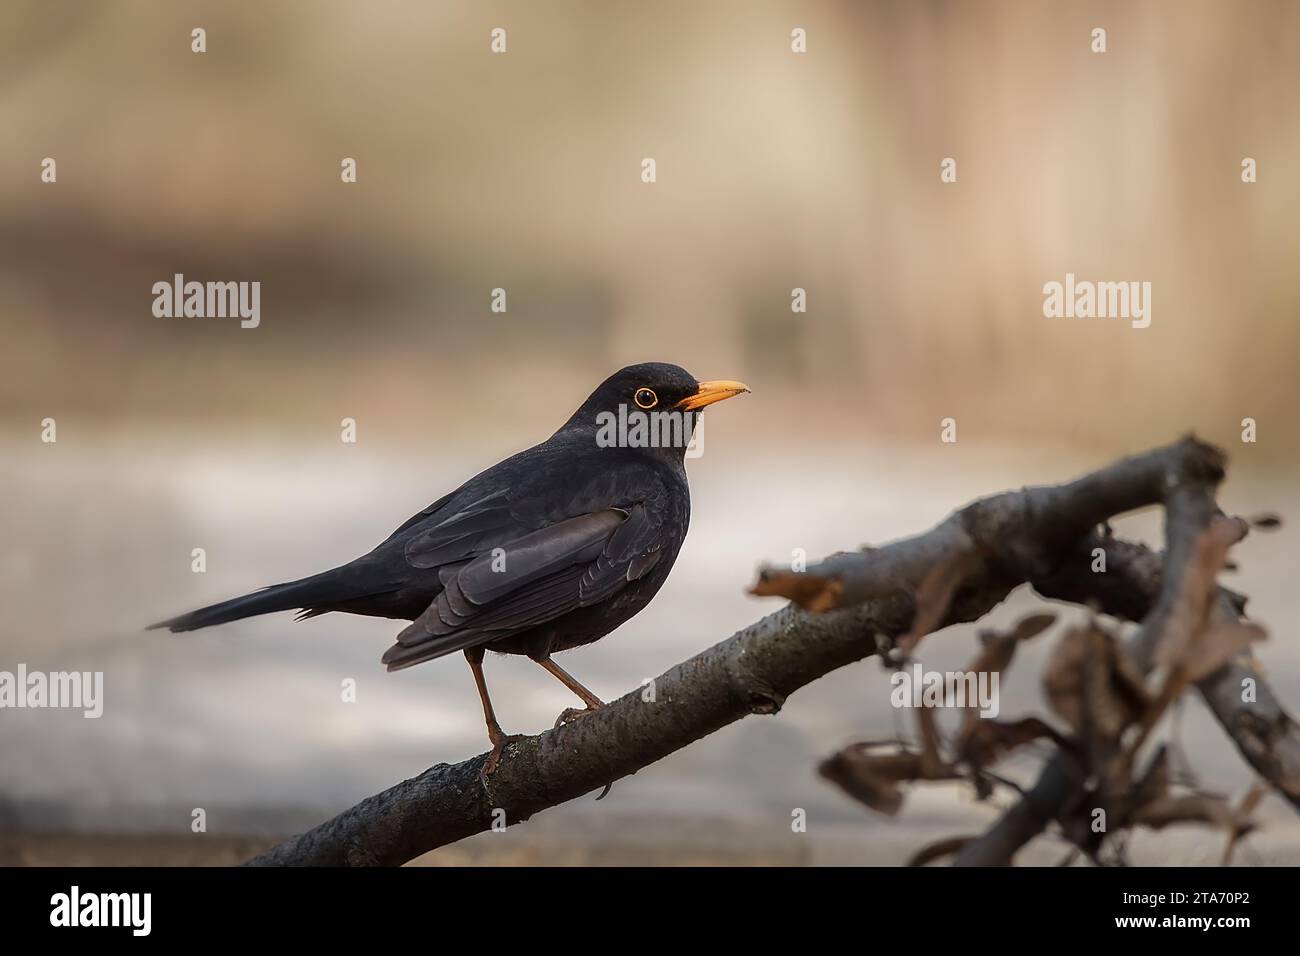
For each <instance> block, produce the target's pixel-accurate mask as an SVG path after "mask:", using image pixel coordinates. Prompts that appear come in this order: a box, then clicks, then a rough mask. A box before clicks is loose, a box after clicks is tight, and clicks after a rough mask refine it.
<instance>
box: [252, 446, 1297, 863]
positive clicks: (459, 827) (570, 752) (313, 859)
mask: <svg viewBox="0 0 1300 956" xmlns="http://www.w3.org/2000/svg"><path fill="white" fill-rule="evenodd" d="M1222 474H1223V458H1222V455H1221V454H1220V453H1219V452H1218V451H1217V450H1216V449H1213V448H1212V447H1210V446H1208V445H1204V444H1202V443H1200V442H1197V441H1195V440H1193V439H1186V440H1184V441H1182V442H1180V443H1178V444H1176V445H1172V446H1169V447H1167V448H1163V449H1157V450H1155V451H1152V452H1148V453H1147V454H1145V455H1139V456H1135V457H1134V458H1130V459H1126V460H1124V461H1121V462H1119V463H1117V464H1115V465H1111V466H1110V467H1109V468H1105V469H1102V470H1101V471H1099V472H1096V473H1094V474H1092V475H1089V476H1086V477H1084V478H1081V479H1079V480H1077V481H1074V482H1070V483H1068V484H1065V485H1060V486H1050V487H1041V488H1028V489H1024V490H1022V491H1019V492H1009V493H1007V494H1003V495H997V496H994V497H992V498H988V499H984V500H982V501H977V502H975V503H974V504H972V505H970V506H968V507H967V508H964V509H962V510H961V511H959V512H957V513H955V514H954V515H953V516H952V517H950V518H949V519H947V520H946V521H945V522H943V523H941V524H940V525H939V526H937V527H936V528H934V529H933V530H932V531H930V532H928V533H927V534H924V535H920V536H918V537H915V538H909V539H905V540H903V541H899V542H895V543H893V544H890V545H886V546H883V547H881V548H877V549H872V550H869V551H865V552H860V553H857V554H852V555H840V556H837V557H835V558H831V559H828V560H827V561H826V562H823V563H822V564H821V565H818V566H817V567H815V568H813V569H810V570H809V571H808V572H807V573H806V574H793V573H791V572H774V571H771V570H769V571H766V572H764V573H763V574H762V575H761V576H760V579H759V583H758V585H756V587H755V592H756V593H766V594H786V595H787V596H790V597H792V598H793V599H794V600H796V602H798V603H800V604H803V605H805V606H811V607H814V608H815V609H816V610H819V611H825V610H828V609H830V608H839V609H838V610H834V611H833V612H832V613H820V614H813V613H808V612H806V611H803V610H800V609H799V608H797V607H794V606H788V607H785V608H783V609H781V610H779V611H777V612H775V613H773V614H770V615H768V616H767V617H765V618H763V619H762V620H760V621H758V622H757V623H755V624H752V625H750V626H749V627H747V628H745V629H744V630H742V631H740V632H738V633H737V634H735V635H733V636H732V637H731V638H729V639H727V640H726V641H723V642H722V643H720V644H717V645H715V646H714V647H712V648H710V649H708V650H706V651H704V652H702V653H700V654H698V655H696V656H695V657H693V658H691V659H690V660H688V661H685V662H684V663H682V664H678V665H677V666H676V667H673V668H672V669H670V670H669V671H667V672H666V673H665V674H663V675H661V676H660V677H659V678H657V679H656V680H655V681H654V682H653V684H652V687H651V688H646V689H645V690H643V691H634V692H632V693H630V694H627V695H625V696H624V697H622V698H620V699H619V700H616V701H614V702H613V703H611V704H609V705H607V706H606V707H604V708H602V709H600V710H598V711H595V712H594V713H591V714H589V715H587V716H585V717H583V718H581V719H579V720H577V721H574V722H572V723H569V724H566V725H564V726H562V727H558V728H556V729H554V730H550V731H547V732H546V733H543V734H540V735H538V736H536V737H529V738H526V739H525V740H522V741H520V742H518V743H515V744H512V745H511V746H510V747H509V748H508V749H507V751H506V754H505V757H504V758H503V759H502V761H501V763H500V765H499V766H498V767H497V769H496V772H495V773H494V774H493V775H492V776H491V777H490V778H489V780H488V782H487V785H486V786H485V785H484V783H483V782H481V780H480V771H481V769H482V767H483V764H484V761H485V759H486V754H483V755H480V756H478V757H474V758H471V759H469V760H466V761H464V762H462V763H458V764H454V765H449V764H439V765H437V766H435V767H431V768H430V769H428V770H426V771H425V772H424V773H422V774H420V775H419V776H417V777H414V778H412V779H410V780H407V781H404V782H403V783H400V784H398V785H396V786H394V787H391V788H389V789H388V790H385V791H384V792H382V793H379V794H376V795H375V796H372V797H369V798H367V799H366V800H363V801H362V802H361V803H359V804H357V805H356V806H355V807H352V808H351V809H349V810H346V811H344V812H343V813H341V814H339V815H338V816H337V817H335V818H333V819H332V820H329V821H327V822H325V823H323V824H321V825H320V826H318V827H316V828H314V829H312V830H310V831H308V832H306V833H303V834H300V835H299V836H296V837H294V838H292V839H290V840H288V841H287V842H285V843H283V844H281V845H279V846H277V847H273V848H272V849H271V850H268V851H267V852H266V853H264V854H262V855H261V856H259V857H256V858H254V859H253V860H251V861H249V862H250V864H252V865H346V866H366V865H395V864H400V863H403V862H406V861H407V860H410V859H412V858H414V857H416V856H418V855H420V854H421V853H424V852H426V851H428V850H431V849H434V848H435V847H439V846H443V845H446V844H448V843H451V842H454V841H456V840H459V839H462V838H464V837H466V836H469V835H471V834H473V833H477V832H480V831H483V830H486V829H488V828H490V827H491V826H492V825H493V823H494V822H496V819H498V818H501V815H502V814H504V817H503V819H504V822H505V823H506V824H507V825H513V824H515V823H521V822H523V821H524V820H527V819H528V818H529V817H530V816H532V815H533V814H535V813H538V812H540V811H541V810H544V809H546V808H548V807H552V806H555V805H557V804H559V803H563V802H565V801H567V800H571V799H574V798H575V797H578V796H580V795H582V794H584V793H588V792H590V791H592V790H595V789H597V788H599V787H601V786H603V785H605V784H606V783H610V782H613V781H616V780H619V779H621V778H623V777H626V776H628V775H630V774H633V773H635V772H636V771H637V770H640V769H641V768H643V767H646V766H648V765H649V764H651V763H653V762H655V761H656V760H659V759H661V758H663V757H665V756H667V755H668V754H670V753H672V752H674V751H676V750H679V749H681V748H682V747H685V746H686V745H688V744H690V743H692V742H693V741H695V740H698V739H700V738H702V737H704V736H707V735H708V734H710V733H713V732H714V731H716V730H718V729H719V728H721V727H723V726H726V725H727V724H730V723H732V722H734V721H736V720H739V719H740V718H742V717H744V716H746V715H748V714H751V713H775V712H776V711H777V710H779V709H780V707H781V706H782V704H783V703H784V701H785V699H786V698H787V697H788V696H789V695H790V694H792V693H793V692H794V691H796V690H798V689H799V688H800V687H803V686H805V685H806V684H809V683H811V682H812V681H814V680H816V679H817V678H819V677H821V676H823V675H825V674H827V673H829V672H830V671H832V670H834V669H836V668H839V667H842V666H844V665H846V664H849V663H852V662H854V661H857V660H861V659H862V658H864V657H868V656H870V655H872V654H874V653H876V652H877V651H878V650H879V649H880V648H882V647H886V646H889V645H890V643H891V642H892V641H894V640H895V639H897V638H898V637H899V636H900V635H903V634H907V633H908V631H909V629H910V628H911V627H912V626H913V623H914V620H915V619H916V618H917V617H918V615H917V614H916V608H917V601H916V598H915V595H916V592H917V589H918V588H919V587H920V586H921V585H922V584H923V583H924V582H925V580H926V577H927V576H928V575H930V574H932V573H933V571H934V569H935V567H936V566H937V565H938V564H939V563H941V562H944V561H948V560H951V559H952V558H953V557H954V556H955V555H963V556H966V557H969V558H970V559H971V562H970V565H969V567H967V565H966V564H963V565H962V577H961V580H960V582H959V585H960V586H958V587H955V589H954V590H955V593H954V594H953V595H952V600H951V601H949V602H948V607H947V611H946V612H945V613H944V614H943V615H942V617H941V619H939V620H936V621H934V624H935V626H939V627H942V626H947V625H948V624H952V623H957V622H962V621H971V620H975V619H977V618H979V617H981V616H983V615H984V614H985V613H987V612H988V611H989V610H990V609H991V608H992V607H994V606H995V605H996V604H998V603H999V602H1000V601H1001V600H1003V598H1005V597H1006V595H1007V594H1008V593H1009V591H1010V590H1011V589H1012V588H1013V587H1015V586H1017V585H1018V584H1020V583H1023V582H1025V581H1044V582H1046V581H1050V580H1051V579H1052V575H1054V574H1061V573H1062V567H1063V565H1064V564H1066V563H1067V562H1070V563H1072V562H1073V556H1074V555H1076V554H1077V552H1076V550H1075V549H1076V548H1077V546H1078V544H1079V542H1080V540H1081V539H1085V538H1086V537H1087V536H1088V535H1089V534H1090V533H1092V531H1093V529H1094V528H1095V526H1096V525H1098V524H1099V523H1101V522H1103V521H1105V520H1106V519H1108V518H1109V517H1111V516H1113V515H1114V514H1117V513H1120V512H1122V511H1127V510H1131V509H1133V508H1138V507H1143V506H1145V505H1151V504H1156V503H1159V502H1160V501H1162V500H1164V496H1165V492H1166V490H1167V489H1168V488H1169V487H1170V486H1171V485H1175V484H1179V483H1181V482H1183V481H1187V480H1195V481H1201V482H1209V483H1216V482H1217V481H1218V480H1219V479H1220V478H1221V477H1222ZM1114 544H1115V543H1114V542H1111V544H1110V545H1108V547H1110V546H1113V545H1114ZM1135 560H1136V559H1135ZM1083 567H1086V565H1084V566H1083ZM1076 570H1077V568H1076ZM1094 577H1097V578H1107V580H1106V581H1105V586H1106V587H1114V590H1115V592H1116V597H1115V598H1114V600H1115V603H1116V604H1117V606H1118V605H1123V606H1127V607H1138V606H1141V605H1142V604H1143V601H1144V600H1145V601H1146V604H1147V605H1148V606H1149V603H1150V599H1149V597H1148V598H1144V597H1143V596H1142V595H1140V594H1137V593H1135V591H1136V590H1138V588H1139V584H1142V583H1144V582H1145V579H1144V578H1136V577H1135V583H1132V584H1130V586H1128V587H1125V586H1123V585H1122V584H1118V585H1117V582H1116V580H1115V579H1112V578H1110V577H1109V576H1107V575H1097V576H1094ZM1068 581H1069V576H1068V575H1066V576H1065V577H1063V578H1062V579H1061V581H1060V582H1059V587H1060V588H1061V589H1062V593H1063V592H1064V589H1065V588H1066V585H1067V583H1068ZM1047 590H1049V591H1050V590H1051V588H1050V587H1049V588H1047ZM1260 686H1261V693H1260V697H1261V700H1262V699H1264V697H1265V693H1266V689H1265V688H1264V686H1263V684H1262V682H1261V685H1260ZM651 690H653V697H652V698H651V696H650V691H651ZM1225 693H1226V692H1225ZM1268 699H1270V700H1272V696H1271V694H1270V695H1268ZM1278 713H1281V711H1280V708H1279V709H1278ZM1282 717H1283V718H1285V714H1282ZM1285 719H1286V721H1288V722H1289V718H1285ZM1229 729H1230V732H1233V733H1234V736H1236V734H1238V733H1240V734H1243V735H1244V734H1245V733H1246V731H1245V730H1244V729H1243V728H1239V727H1236V728H1229ZM1272 729H1273V730H1276V728H1272ZM1283 729H1284V731H1285V733H1284V736H1285V737H1286V739H1287V740H1288V741H1290V740H1291V738H1293V737H1294V736H1295V735H1294V725H1293V724H1290V723H1288V724H1287V725H1286V726H1285V727H1284V728H1283ZM1256 736H1257V737H1258V741H1257V744H1258V749H1259V759H1260V760H1261V762H1264V761H1266V759H1273V758H1276V757H1277V754H1278V750H1277V747H1276V740H1274V739H1270V738H1268V737H1267V735H1265V734H1256ZM1239 745H1240V746H1242V749H1243V752H1245V751H1246V750H1247V749H1248V748H1247V746H1246V745H1245V744H1243V743H1242V742H1241V741H1240V740H1239ZM1288 745H1289V744H1288ZM1252 746H1255V745H1252ZM1248 756H1249V755H1248ZM1290 760H1291V757H1290V755H1289V751H1288V755H1287V756H1286V758H1285V760H1284V761H1283V762H1284V763H1285V764H1286V767H1287V768H1288V769H1287V772H1288V773H1290V772H1291V771H1290V767H1291V763H1290ZM1048 809H1049V810H1050V807H1049V808H1048ZM1040 829H1041V826H1040ZM1035 832H1037V831H1035Z"/></svg>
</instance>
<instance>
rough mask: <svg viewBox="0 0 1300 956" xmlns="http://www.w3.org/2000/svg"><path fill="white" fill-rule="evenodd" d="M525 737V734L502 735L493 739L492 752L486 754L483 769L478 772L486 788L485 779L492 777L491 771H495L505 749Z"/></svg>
mask: <svg viewBox="0 0 1300 956" xmlns="http://www.w3.org/2000/svg"><path fill="white" fill-rule="evenodd" d="M527 736H528V735H527V734H502V735H501V736H499V737H496V738H494V739H493V741H492V752H491V753H489V754H488V758H487V760H486V761H485V762H484V764H483V769H482V770H480V771H479V772H478V776H479V780H481V781H482V782H483V785H484V786H485V787H486V786H487V778H488V777H490V776H492V773H493V771H495V770H496V769H497V764H498V763H500V762H501V755H502V754H503V753H505V749H506V748H507V747H509V746H510V745H511V744H513V743H515V742H516V741H519V740H523V739H524V738H525V737H527Z"/></svg>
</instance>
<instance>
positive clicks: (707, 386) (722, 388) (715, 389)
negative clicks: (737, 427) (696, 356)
mask: <svg viewBox="0 0 1300 956" xmlns="http://www.w3.org/2000/svg"><path fill="white" fill-rule="evenodd" d="M748 391H749V386H748V385H746V384H745V383H744V382H728V381H717V382H700V387H699V388H697V389H696V390H695V394H694V395H688V396H686V397H685V398H683V399H682V400H681V401H680V402H678V403H677V405H676V408H677V410H679V411H683V412H692V411H695V410H696V409H697V408H703V407H704V406H705V405H712V404H713V403H714V402H721V401H723V400H724V399H728V398H731V397H732V396H734V395H739V394H741V393H742V392H748Z"/></svg>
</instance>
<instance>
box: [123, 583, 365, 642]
mask: <svg viewBox="0 0 1300 956" xmlns="http://www.w3.org/2000/svg"><path fill="white" fill-rule="evenodd" d="M340 570H341V569H340V568H335V569H334V570H332V571H324V572H322V573H320V574H314V575H312V576H311V577H309V578H303V579H301V580H299V581H290V582H288V583H287V584H272V585H271V586H270V587H266V588H262V590H260V591H254V592H253V593H252V594H245V595H243V596H242V597H237V598H231V599H230V600H229V601H222V602H220V603H219V604H210V605H208V606H207V607H201V608H199V609H198V610H197V611H190V612H189V613H188V614H182V615H180V616H179V617H173V618H171V619H169V620H166V621H159V622H158V623H157V624H150V625H149V627H148V630H151V631H152V630H154V629H156V628H160V627H165V628H167V629H168V630H170V631H172V632H173V633H179V632H180V631H197V630H198V629H199V628H201V627H211V626H212V625H214V624H226V623H229V622H230V621H239V620H242V619H243V618H246V617H256V616H257V615H258V614H270V613H271V612H273V611H289V610H294V609H296V608H304V609H306V608H312V607H317V606H320V605H327V604H333V603H335V602H337V601H338V600H339V599H340V596H341V595H340V590H341V589H340V577H341V575H340V574H339V571H340ZM346 596H347V597H351V596H352V595H350V594H348V595H346Z"/></svg>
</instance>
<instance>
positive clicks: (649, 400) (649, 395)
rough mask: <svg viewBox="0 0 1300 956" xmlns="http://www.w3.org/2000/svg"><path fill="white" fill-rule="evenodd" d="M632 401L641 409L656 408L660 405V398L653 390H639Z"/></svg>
mask: <svg viewBox="0 0 1300 956" xmlns="http://www.w3.org/2000/svg"><path fill="white" fill-rule="evenodd" d="M632 400H633V401H635V402H636V403H637V406H638V407H639V408H654V407H655V406H656V405H658V404H659V396H658V395H656V394H655V391H654V389H653V388H638V389H637V390H636V394H635V395H633V396H632Z"/></svg>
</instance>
